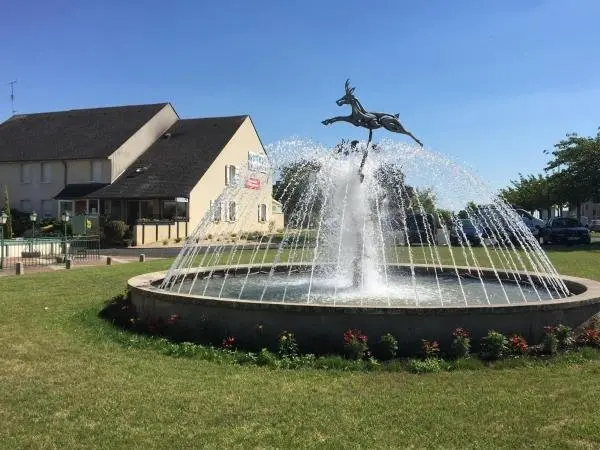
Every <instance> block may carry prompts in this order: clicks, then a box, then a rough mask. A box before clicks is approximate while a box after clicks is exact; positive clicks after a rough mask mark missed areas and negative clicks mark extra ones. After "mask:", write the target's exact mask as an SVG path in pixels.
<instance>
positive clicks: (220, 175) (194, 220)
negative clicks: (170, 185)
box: [189, 118, 283, 235]
mask: <svg viewBox="0 0 600 450" xmlns="http://www.w3.org/2000/svg"><path fill="white" fill-rule="evenodd" d="M248 152H254V153H261V154H263V155H266V153H265V150H264V148H263V146H262V144H261V142H260V139H259V137H258V134H257V133H256V130H255V128H254V126H253V124H252V121H251V120H250V119H249V118H247V119H246V120H245V121H244V122H243V123H242V125H241V126H240V128H239V129H238V131H237V133H236V134H235V135H234V136H233V137H232V138H231V140H230V141H229V142H228V143H227V145H226V146H225V148H224V149H223V151H222V152H221V154H220V155H219V156H218V157H217V159H216V160H215V162H214V163H213V164H212V166H211V167H210V168H209V169H208V170H207V171H206V173H205V174H204V176H203V177H202V178H201V179H200V181H199V182H198V184H197V185H196V186H195V187H194V189H193V190H192V192H191V194H190V204H189V210H190V223H189V225H190V228H189V230H190V234H191V233H192V232H193V230H194V229H195V228H196V227H197V226H198V224H199V223H200V222H201V221H202V219H203V218H204V216H205V214H206V213H207V212H208V211H209V209H210V202H211V200H213V201H215V200H217V198H218V197H219V195H220V194H221V193H222V192H223V190H224V189H225V166H226V165H228V164H232V165H235V166H237V167H238V168H239V169H241V173H242V174H243V175H244V176H242V179H241V181H240V182H241V184H242V187H240V188H235V189H230V190H231V191H232V194H234V195H235V196H236V197H237V198H233V200H235V201H236V202H237V204H238V209H237V212H238V214H237V220H236V221H235V222H227V221H221V222H218V223H217V222H212V223H211V224H210V226H209V228H208V229H207V233H211V234H220V233H225V234H226V233H236V234H238V235H239V234H241V233H243V232H248V231H265V230H267V229H268V227H269V222H270V221H271V220H273V219H275V221H276V224H275V229H277V228H282V227H283V217H282V215H280V214H277V215H273V214H272V213H271V200H272V198H271V197H272V184H273V183H272V179H271V176H270V174H264V173H252V174H250V173H248V172H247V171H248ZM247 176H252V177H253V178H258V179H259V180H260V182H261V188H260V189H259V190H258V189H257V190H252V189H246V188H244V187H243V184H244V181H245V178H246V177H247ZM236 194H237V195H236ZM242 199H243V200H242ZM260 203H265V204H266V205H267V220H266V221H265V222H259V221H258V205H259V204H260Z"/></svg>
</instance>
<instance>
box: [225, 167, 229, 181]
mask: <svg viewBox="0 0 600 450" xmlns="http://www.w3.org/2000/svg"><path fill="white" fill-rule="evenodd" d="M225 186H229V164H225Z"/></svg>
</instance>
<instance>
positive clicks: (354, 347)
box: [344, 329, 369, 359]
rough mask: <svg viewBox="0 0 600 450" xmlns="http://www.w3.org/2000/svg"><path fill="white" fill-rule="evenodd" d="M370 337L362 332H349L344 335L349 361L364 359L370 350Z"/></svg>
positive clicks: (345, 349)
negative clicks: (368, 342)
mask: <svg viewBox="0 0 600 450" xmlns="http://www.w3.org/2000/svg"><path fill="white" fill-rule="evenodd" d="M367 341H368V337H367V335H365V334H363V333H362V332H361V331H360V330H352V329H350V330H347V331H346V332H345V333H344V351H345V353H346V357H347V358H349V359H361V358H364V357H365V356H366V354H367V351H368V350H369V346H368V345H367Z"/></svg>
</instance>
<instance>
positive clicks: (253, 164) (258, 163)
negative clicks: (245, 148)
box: [248, 152, 269, 173]
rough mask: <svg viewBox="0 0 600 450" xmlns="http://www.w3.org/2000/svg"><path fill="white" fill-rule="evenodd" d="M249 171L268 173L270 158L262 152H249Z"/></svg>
mask: <svg viewBox="0 0 600 450" xmlns="http://www.w3.org/2000/svg"><path fill="white" fill-rule="evenodd" d="M248 171H250V172H261V173H268V172H269V160H268V159H267V157H266V156H265V155H261V154H260V153H254V152H248Z"/></svg>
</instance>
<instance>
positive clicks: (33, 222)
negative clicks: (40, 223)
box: [29, 211, 37, 239]
mask: <svg viewBox="0 0 600 450" xmlns="http://www.w3.org/2000/svg"><path fill="white" fill-rule="evenodd" d="M29 220H31V239H33V238H34V237H35V222H36V220H37V213H36V212H35V211H31V214H29Z"/></svg>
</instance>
